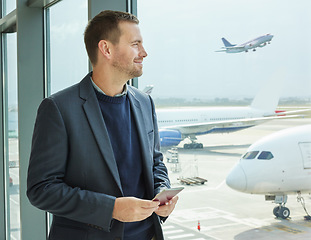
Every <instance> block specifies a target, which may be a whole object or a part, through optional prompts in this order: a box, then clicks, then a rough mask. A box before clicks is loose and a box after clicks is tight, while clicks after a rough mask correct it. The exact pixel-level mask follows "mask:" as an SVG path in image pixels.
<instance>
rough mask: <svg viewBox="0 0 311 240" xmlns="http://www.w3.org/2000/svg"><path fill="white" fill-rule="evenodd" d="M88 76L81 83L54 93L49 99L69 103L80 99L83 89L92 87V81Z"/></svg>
mask: <svg viewBox="0 0 311 240" xmlns="http://www.w3.org/2000/svg"><path fill="white" fill-rule="evenodd" d="M88 75H89V74H88ZM88 75H86V76H85V77H84V78H83V79H82V80H81V81H80V82H78V83H76V84H74V85H72V86H69V87H67V88H64V89H62V90H60V91H58V92H56V93H53V94H52V95H51V96H49V98H51V99H53V100H55V101H66V100H67V101H68V100H72V99H73V98H77V97H79V96H80V92H81V90H82V88H88V87H85V86H86V85H90V79H89V78H88Z"/></svg>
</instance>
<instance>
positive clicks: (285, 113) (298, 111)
mask: <svg viewBox="0 0 311 240" xmlns="http://www.w3.org/2000/svg"><path fill="white" fill-rule="evenodd" d="M308 111H311V109H310V108H305V109H299V110H292V111H282V110H280V111H279V112H277V113H276V115H287V114H293V113H295V114H296V113H301V112H308Z"/></svg>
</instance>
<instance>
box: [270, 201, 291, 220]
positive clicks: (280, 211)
mask: <svg viewBox="0 0 311 240" xmlns="http://www.w3.org/2000/svg"><path fill="white" fill-rule="evenodd" d="M273 214H274V216H276V217H280V218H283V219H286V218H289V215H290V211H289V209H288V208H287V207H284V206H282V204H280V205H279V206H276V207H275V208H274V209H273Z"/></svg>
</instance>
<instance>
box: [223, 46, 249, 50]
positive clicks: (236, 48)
mask: <svg viewBox="0 0 311 240" xmlns="http://www.w3.org/2000/svg"><path fill="white" fill-rule="evenodd" d="M227 50H245V47H244V46H243V47H242V46H234V47H227Z"/></svg>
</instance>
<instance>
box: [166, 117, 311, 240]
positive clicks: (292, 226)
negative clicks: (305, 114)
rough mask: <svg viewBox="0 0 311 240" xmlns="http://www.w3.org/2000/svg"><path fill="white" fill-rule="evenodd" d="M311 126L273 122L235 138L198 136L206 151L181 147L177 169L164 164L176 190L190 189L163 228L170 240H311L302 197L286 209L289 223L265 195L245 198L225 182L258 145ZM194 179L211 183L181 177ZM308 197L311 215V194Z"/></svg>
mask: <svg viewBox="0 0 311 240" xmlns="http://www.w3.org/2000/svg"><path fill="white" fill-rule="evenodd" d="M310 123H311V119H310V118H304V119H283V120H272V121H270V122H266V123H264V124H261V125H258V126H255V127H253V128H249V129H246V130H243V131H239V132H235V133H230V134H208V135H204V136H201V137H198V142H200V143H203V145H204V148H203V149H183V147H182V144H183V143H185V142H186V141H187V140H185V141H184V142H183V143H182V144H180V145H179V146H178V147H177V151H178V160H179V163H178V164H177V165H176V164H175V163H167V161H166V160H164V161H165V163H166V166H167V168H168V169H169V176H170V179H171V183H172V186H174V187H177V186H184V187H185V189H184V190H183V191H182V192H181V193H180V194H179V201H178V203H177V205H176V208H175V210H174V212H173V213H172V214H171V215H170V217H169V218H168V219H167V221H166V222H165V223H164V224H163V230H164V235H165V239H166V240H171V239H178V240H185V239H187V240H203V239H218V240H220V239H221V240H230V239H236V240H249V239H252V240H254V239H265V240H266V239H311V221H307V220H305V219H304V216H306V215H307V214H306V212H305V211H304V209H303V207H302V206H301V203H298V202H297V199H296V197H297V196H296V195H289V196H288V202H287V204H286V207H288V208H289V209H290V211H291V214H290V218H289V219H286V220H284V219H280V218H276V217H275V216H274V215H273V212H272V211H273V208H274V206H275V204H274V203H272V202H269V201H265V197H264V195H252V194H246V193H240V192H237V191H235V190H232V189H230V188H229V187H228V186H227V185H226V183H225V179H226V176H227V174H228V173H229V172H230V170H231V168H232V167H233V166H234V165H235V163H236V162H237V161H239V159H240V157H241V155H243V154H244V153H245V152H246V150H247V148H248V147H249V146H250V145H251V144H252V143H254V142H255V141H257V140H259V139H260V138H262V137H263V136H266V135H268V134H270V133H273V132H276V131H278V130H281V129H285V128H289V127H293V126H298V125H304V124H310ZM162 151H163V152H164V154H165V153H166V151H165V149H162ZM165 156H166V154H165ZM258 174H260V173H258ZM188 177H200V178H203V179H206V180H207V182H205V183H203V184H201V183H198V184H191V185H186V184H181V181H180V178H188ZM310 185H311V183H310ZM310 188H311V187H310ZM303 197H304V200H305V203H306V208H307V210H308V211H309V213H311V195H304V196H303Z"/></svg>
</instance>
